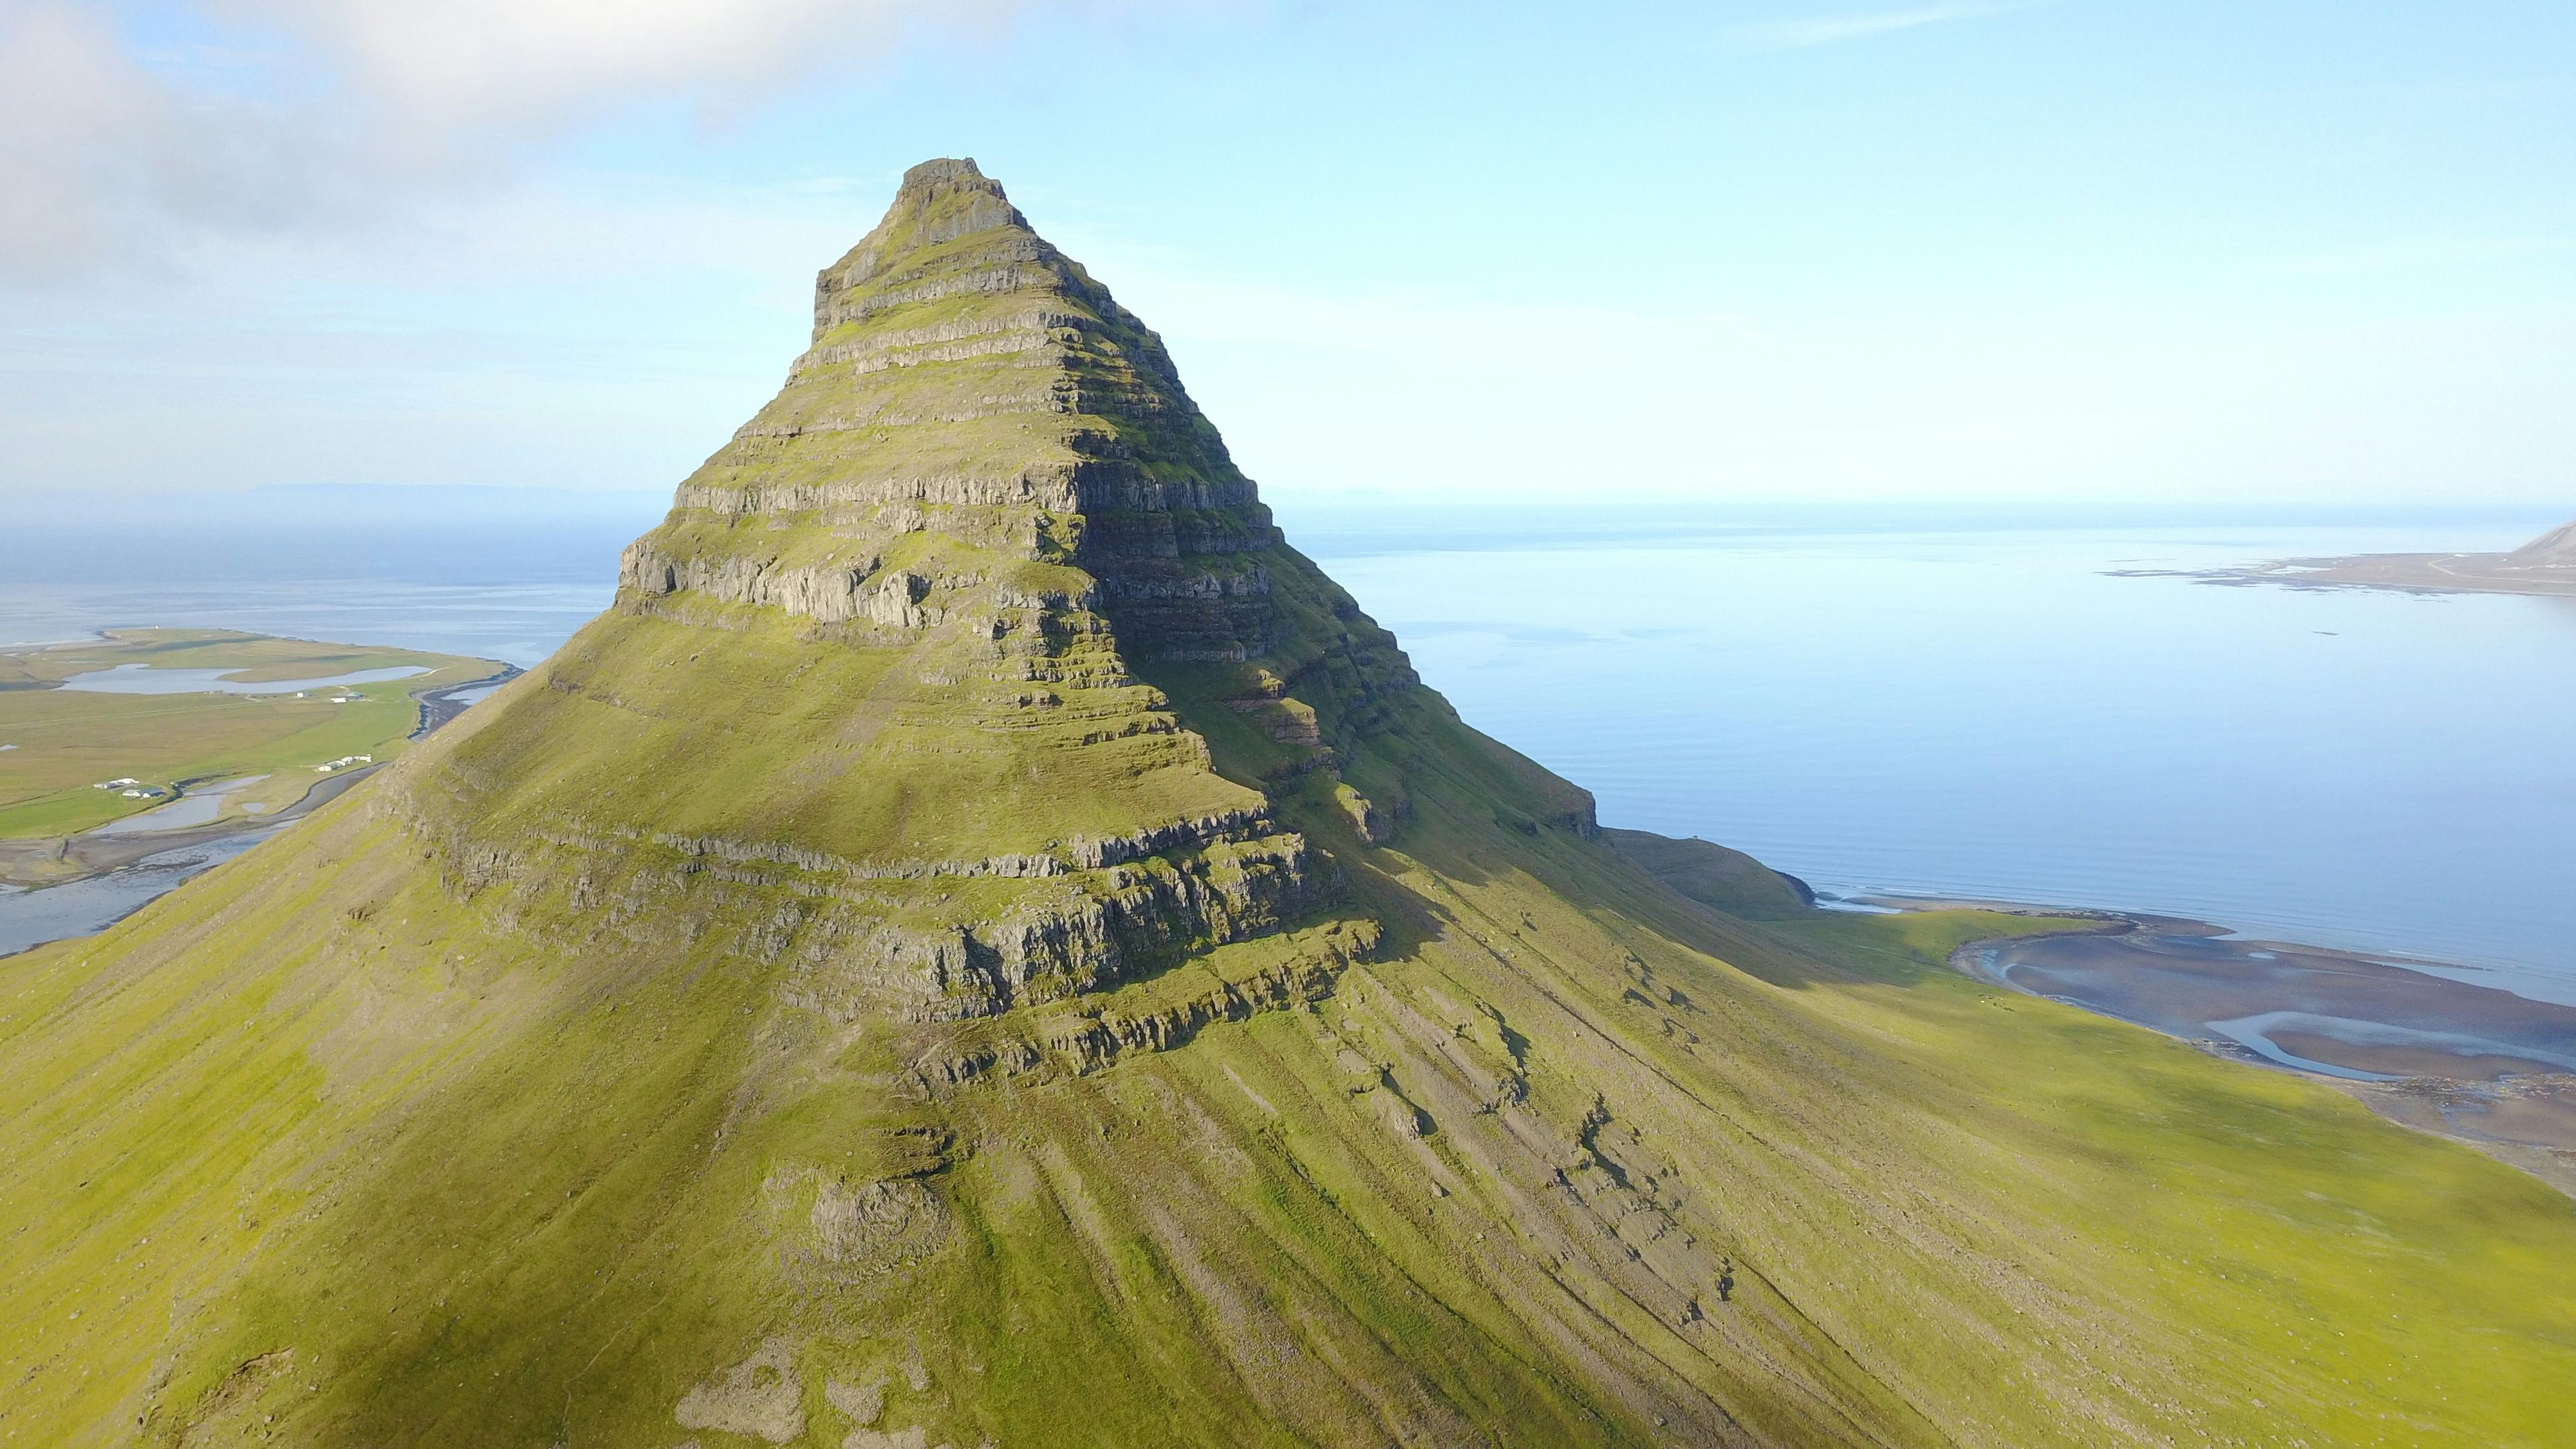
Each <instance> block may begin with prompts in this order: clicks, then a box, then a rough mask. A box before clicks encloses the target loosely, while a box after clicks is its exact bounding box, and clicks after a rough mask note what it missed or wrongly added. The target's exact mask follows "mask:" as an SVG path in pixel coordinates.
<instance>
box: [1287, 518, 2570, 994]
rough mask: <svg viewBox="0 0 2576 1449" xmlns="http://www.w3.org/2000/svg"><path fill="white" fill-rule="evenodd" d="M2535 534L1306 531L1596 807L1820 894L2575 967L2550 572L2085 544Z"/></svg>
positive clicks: (2563, 726) (2317, 543)
mask: <svg viewBox="0 0 2576 1449" xmlns="http://www.w3.org/2000/svg"><path fill="white" fill-rule="evenodd" d="M2530 531H2531V530H2527V529H2524V528H2522V527H2520V526H2506V527H2495V526H2472V527H2452V528H2447V529H2429V530H2428V529H2427V528H2425V527H2424V526H2423V525H2421V524H2417V525H2413V526H2410V527H2407V528H2350V527H2345V528H2329V527H2318V526H2304V527H2282V526H2273V527H2267V528H2248V527H2226V528H2213V527H2189V526H2176V525H2170V524H2168V525H2158V526H2146V527H2127V528H2112V527H2099V526H2090V527H2034V528H1989V529H1977V530H1964V531H1942V532H1929V531H1926V532H1910V533H1882V534H1870V533H1858V532H1823V531H1812V532H1800V531H1797V530H1794V529H1782V530H1766V531H1756V532H1743V533H1734V534H1725V533H1702V534H1700V535H1698V536H1692V535H1691V534H1690V532H1689V530H1687V529H1683V530H1677V531H1676V532H1675V534H1674V535H1673V536H1670V537H1668V538H1665V539H1663V540H1660V541H1637V540H1629V541H1617V540H1612V541H1603V540H1598V539H1579V538H1578V539H1575V540H1572V541H1568V542H1565V543H1563V544H1558V545H1553V546H1545V545H1538V544H1534V543H1532V542H1530V541H1520V542H1517V543H1516V542H1513V541H1510V540H1502V539H1493V538H1480V539H1469V540H1467V541H1465V542H1464V543H1463V544H1462V545H1460V546H1455V547H1448V546H1441V545H1439V544H1438V542H1437V541H1436V540H1434V541H1432V542H1431V546H1423V543H1422V541H1420V540H1416V541H1413V542H1411V543H1408V544H1406V545H1404V546H1398V547H1391V548H1372V547H1370V546H1368V545H1367V543H1366V542H1365V540H1359V539H1344V538H1337V539H1330V540H1328V543H1327V548H1326V550H1325V552H1326V555H1327V556H1326V558H1325V560H1324V562H1325V563H1326V566H1327V567H1328V568H1329V569H1330V570H1331V572H1332V573H1333V575H1334V577H1336V578H1337V579H1339V580H1341V581H1342V582H1343V583H1344V584H1345V585H1346V586H1348V587H1349V588H1350V589H1351V590H1352V592H1353V593H1355V594H1356V595H1357V596H1358V598H1359V600H1360V602H1361V604H1362V606H1363V607H1365V608H1367V609H1368V610H1369V611H1370V612H1371V613H1372V614H1373V615H1375V616H1376V617H1377V618H1378V619H1379V620H1380V622H1382V623H1385V624H1387V625H1388V626H1389V627H1391V628H1393V629H1394V630H1395V631H1396V633H1397V635H1398V637H1399V638H1401V639H1402V640H1403V641H1404V644H1405V646H1406V648H1407V649H1408V651H1409V652H1410V653H1411V654H1412V656H1413V658H1414V661H1415V663H1416V664H1417V666H1418V667H1419V668H1420V669H1421V671H1422V674H1423V676H1424V678H1425V679H1427V680H1428V681H1429V682H1430V683H1432V684H1433V685H1434V686H1436V687H1438V688H1439V689H1440V690H1442V691H1443V692H1444V693H1446V694H1447V695H1448V696H1449V698H1450V699H1451V701H1452V702H1454V703H1455V704H1456V705H1457V706H1458V708H1459V710H1460V711H1461V712H1462V713H1463V714H1464V715H1465V716H1466V718H1467V719H1469V720H1470V721H1472V722H1473V723H1475V724H1476V725H1477V726H1478V727H1479V728H1481V729H1483V730H1485V731H1486V732H1488V733H1490V734H1492V735H1494V736H1496V737H1498V738H1500V739H1503V740H1505V741H1507V742H1509V743H1511V744H1512V745H1514V746H1516V747H1518V748H1519V749H1521V750H1522V751H1523V752H1525V753H1527V754H1529V755H1531V756H1532V757H1534V758H1536V759H1538V760H1539V761H1541V762H1542V763H1544V764H1546V765H1548V766H1550V767H1551V768H1553V769H1555V770H1557V771H1559V772H1560V773H1562V774H1564V775H1566V776H1567V777H1569V778H1571V779H1573V780H1575V781H1577V782H1579V783H1581V784H1584V785H1586V786H1588V787H1590V788H1591V789H1592V790H1593V791H1594V792H1595V793H1596V794H1597V795H1598V796H1599V799H1600V805H1601V818H1602V820H1603V821H1604V822H1605V823H1608V824H1613V825H1622V826H1632V827H1636V828H1641V829H1647V830H1657V831H1663V832H1666V833H1670V834H1677V835H1693V834H1695V835H1701V836H1705V837H1707V838H1709V839H1712V840H1717V841H1722V842H1724V843H1727V844H1730V845H1734V846H1737V847H1739V848H1741V849H1745V850H1749V851H1751V852H1753V853H1754V854H1756V855H1758V856H1760V857H1761V858H1762V859H1763V860H1765V861H1766V862H1768V863H1770V864H1772V865H1774V866H1776V867H1777V868H1779V869H1782V870H1786V871H1789V872H1792V873H1793V874H1796V875H1799V876H1802V877H1804V878H1806V879H1807V880H1808V881H1810V882H1811V883H1813V884H1814V885H1816V886H1817V887H1818V888H1819V889H1821V890H1829V891H1835V892H1840V893H1846V894H1856V893H1868V892H1898V893H1916V894H1935V895H1937V894H1960V895H1969V896H1976V897H1981V898H1989V899H2005V900H2017V901H2030V902H2044V903H2052V904H2069V905H2092V906H2104V907H2112V908H2127V909H2133V910H2146V911H2158V912H2167V913H2172V914H2178V915H2191V916H2198V917H2200V918H2202V919H2206V920H2211V921H2216V922H2220V923H2222V924H2226V925H2230V926H2234V927H2236V928H2238V929H2240V930H2242V931H2245V932H2248V933H2253V934H2266V935H2275V936H2279V937H2282V938H2286V939H2295V940H2301V941H2308V942H2313V943H2316V944H2321V945H2333V946H2346V947H2357V948H2361V949H2367V950H2380V951H2394V952H2407V953H2415V954H2420V955H2425V956H2430V957H2433V958H2436V959H2443V960H2455V961H2463V962H2467V963H2470V964H2475V965H2486V966H2512V967H2523V968H2532V969H2539V970H2547V971H2556V972H2566V973H2571V974H2576V886H2571V875H2572V874H2576V735H2571V722H2572V721H2576V600H2570V599H2537V598H2510V597H2493V596H2489V597H2473V596H2444V597H2413V596H2408V595H2402V594H2389V593H2363V592H2331V593H2329V592H2301V591H2294V590H2289V589H2281V588H2227V587H2217V586H2212V585H2206V584H2198V583H2194V582H2191V581H2188V580H2183V579H2170V578H2114V577H2107V576H2106V574H2107V572H2108V571H2110V570H2115V569H2124V568H2175V569H2196V568H2206V567H2216V566H2223V565H2230V564H2242V563H2248V562H2252V561H2256V560H2260V559H2265V558H2274V557H2296V556H2305V555H2312V554H2339V553H2352V552H2365V551H2399V550H2414V549H2423V548H2426V547H2428V546H2429V547H2439V548H2462V549H2469V548H2502V547H2508V546H2510V545H2512V544H2513V543H2516V542H2519V541H2520V540H2521V539H2522V538H2524V537H2528V536H2529V532H2530ZM2428 537H2429V538H2430V542H2429V543H2428Z"/></svg>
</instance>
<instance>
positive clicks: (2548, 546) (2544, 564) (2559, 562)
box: [2505, 523, 2576, 569]
mask: <svg viewBox="0 0 2576 1449" xmlns="http://www.w3.org/2000/svg"><path fill="white" fill-rule="evenodd" d="M2505 560H2506V562H2508V563H2510V564H2511V565H2513V566H2514V567H2516V568H2550V569H2576V523H2570V524H2565V525H2563V526H2561V527H2558V528H2553V529H2551V530H2550V531H2549V532H2547V533H2544V534H2542V535H2541V536H2540V537H2538V538H2535V539H2533V540H2532V541H2531V542H2529V543H2526V544H2524V545H2523V546H2522V547H2520V548H2518V549H2515V550H2514V551H2513V552H2511V553H2509V554H2506V555H2505Z"/></svg>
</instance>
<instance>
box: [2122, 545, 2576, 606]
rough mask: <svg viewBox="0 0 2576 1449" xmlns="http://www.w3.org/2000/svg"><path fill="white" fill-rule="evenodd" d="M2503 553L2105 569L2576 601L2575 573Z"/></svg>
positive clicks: (2202, 579)
mask: <svg viewBox="0 0 2576 1449" xmlns="http://www.w3.org/2000/svg"><path fill="white" fill-rule="evenodd" d="M2512 558H2513V556H2512V555H2510V554H2501V553H2365V554H2349V555H2345V556H2342V557H2337V558H2285V559H2274V560H2272V561H2271V562H2268V563H2259V564H2252V565H2248V566H2246V567H2243V568H2227V569H2106V570H2104V571H2103V575H2104V577H2106V578H2115V579H2189V580H2191V581H2192V582H2194V583H2199V584H2215V585H2218V586H2221V587H2232V588H2253V587H2257V586H2260V585H2265V584H2271V585H2276V586H2279V587H2282V588H2290V589H2365V590H2376V591H2380V592H2384V593H2398V594H2422V595H2441V594H2516V595H2521V596H2523V597H2527V598H2557V599H2568V598H2576V568H2567V567H2560V566H2547V565H2537V566H2535V565H2520V564H2516V563H2514V562H2513V561H2512Z"/></svg>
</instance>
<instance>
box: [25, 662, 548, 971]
mask: <svg viewBox="0 0 2576 1449" xmlns="http://www.w3.org/2000/svg"><path fill="white" fill-rule="evenodd" d="M525 672H526V671H524V670H522V669H520V668H519V667H518V666H517V665H514V664H511V665H504V666H503V667H502V668H501V670H500V671H499V672H498V673H495V674H488V675H485V676H483V677H482V678H479V679H468V680H461V681H459V682H457V683H454V684H442V685H438V686H435V687H432V688H428V689H417V690H413V691H411V697H412V699H413V700H414V701H415V702H417V703H418V704H419V706H420V712H421V718H420V723H419V724H418V725H417V726H416V727H414V728H413V730H412V732H411V733H410V735H409V736H407V738H409V739H412V740H422V739H426V738H428V737H429V736H430V735H431V734H432V733H434V732H436V731H437V730H439V729H440V728H442V727H444V726H446V725H447V724H449V723H451V722H453V721H454V720H455V719H456V718H457V716H459V715H461V714H463V713H464V712H465V711H466V710H467V709H468V708H470V707H471V706H472V705H473V704H474V703H475V702H476V701H477V700H479V699H480V698H481V697H482V696H480V695H477V696H476V698H475V699H459V698H457V697H456V696H458V695H461V694H465V693H467V692H470V691H475V690H483V691H486V692H487V693H488V691H490V690H492V689H497V688H499V687H501V686H503V685H506V684H508V683H509V682H510V681H511V680H513V679H516V678H518V677H519V676H520V675H521V674H523V673H525ZM390 763H392V762H391V761H383V762H379V763H376V764H371V765H362V766H359V767H358V768H355V769H351V770H343V771H340V772H337V773H335V774H332V775H329V776H326V777H324V778H323V779H320V780H317V781H315V782H314V783H313V786H312V788H310V789H308V790H306V791H305V792H304V794H303V795H301V796H300V797H298V798H297V799H296V800H295V801H294V803H292V804H290V805H288V806H286V807H285V808H284V809H281V810H278V811H276V812H274V813H272V814H267V815H240V816H233V817H229V818H226V819H222V820H216V821H212V822H209V823H207V824H204V825H192V826H182V827H180V828H178V829H175V830H151V831H140V830H137V831H124V832H119V833H115V834H107V833H103V832H101V831H97V830H89V831H83V832H81V833H80V834H77V835H69V836H54V837H50V838H43V839H37V840H23V841H17V840H13V841H0V867H5V866H6V865H7V864H8V863H10V862H11V861H12V860H13V859H15V860H30V859H49V860H52V861H56V862H60V863H62V864H66V865H70V866H73V867H75V869H74V870H73V872H72V873H71V874H67V875H62V876H58V877H55V878H53V879H50V880H46V881H43V882H41V883H28V884H14V883H10V882H7V881H6V880H5V878H0V893H4V894H0V899H24V898H26V897H31V896H41V895H43V894H44V893H45V892H48V891H53V890H58V889H61V888H63V887H67V886H79V885H83V884H88V883H93V882H99V881H104V880H108V879H110V878H112V877H115V876H116V875H118V874H119V873H120V872H124V871H129V870H133V869H135V868H137V867H141V868H144V869H154V868H156V867H152V866H150V865H148V864H147V863H148V862H150V861H153V860H155V859H156V858H158V857H161V856H166V855H170V854H174V853H177V852H181V851H186V850H191V849H195V848H197V847H201V846H210V845H217V844H221V843H224V842H228V841H233V840H237V839H240V838H241V837H243V836H250V835H261V836H265V835H267V834H272V833H275V832H276V831H277V830H278V829H279V828H280V827H282V826H285V825H289V824H292V823H293V822H295V821H297V820H300V819H302V818H303V817H305V816H307V815H310V814H311V813H313V812H314V811H316V810H319V809H321V808H322V807H323V806H325V805H328V804H330V803H331V802H332V801H334V800H336V799H338V798H340V797H341V796H342V795H344V794H346V793H348V792H349V790H350V789H352V788H353V787H355V786H356V785H357V784H358V782H359V781H361V780H364V779H366V778H367V777H368V776H370V775H373V774H375V773H376V772H377V771H379V770H381V769H383V768H384V767H385V765H387V764H390ZM178 798H180V799H185V798H186V795H185V793H184V792H183V793H182V794H181V795H180V796H179V797H178ZM174 803H175V802H174ZM253 843H254V844H255V843H256V842H253ZM246 848H247V847H246ZM227 858H229V857H227ZM205 868H207V867H200V868H199V869H200V870H202V869H205ZM197 873H198V871H194V870H191V871H186V872H184V873H174V878H173V879H171V880H170V882H169V884H168V885H167V886H164V887H163V888H162V889H163V890H170V889H176V888H177V887H178V886H179V885H180V884H182V883H183V882H184V881H186V880H187V879H189V878H191V877H192V876H194V875H195V874H197ZM159 894H161V892H160V891H154V892H152V893H150V894H147V895H142V896H140V897H139V898H137V899H135V900H133V901H131V902H130V903H126V904H125V905H124V908H123V909H122V910H120V911H118V912H117V913H116V914H115V915H114V916H112V917H109V918H107V919H105V920H101V921H100V922H99V923H98V924H97V925H96V926H94V927H93V928H91V929H90V930H88V931H83V932H74V933H71V934H67V935H62V936H56V937H53V938H51V940H74V939H77V938H78V937H80V936H83V935H96V934H97V933H98V932H100V931H104V930H106V929H107V928H108V927H110V926H113V925H115V924H116V923H117V922H118V921H121V920H123V919H124V918H125V917H126V916H128V915H131V914H133V913H134V912H135V911H138V910H140V909H142V908H143V907H144V906H145V905H146V904H148V903H149V902H150V901H151V900H153V899H154V898H156V897H157V896H158V895H159ZM51 940H49V941H38V942H33V943H31V944H29V945H27V946H24V947H21V948H19V949H20V950H34V949H35V948H36V947H37V946H40V945H49V944H51ZM14 954H16V952H0V959H5V957H7V956H9V955H14Z"/></svg>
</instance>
